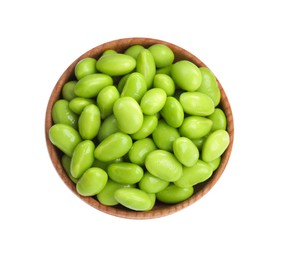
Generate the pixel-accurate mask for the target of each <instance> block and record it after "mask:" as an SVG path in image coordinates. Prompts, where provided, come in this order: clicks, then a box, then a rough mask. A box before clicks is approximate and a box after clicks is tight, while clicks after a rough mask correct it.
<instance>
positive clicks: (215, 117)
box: [208, 108, 227, 131]
mask: <svg viewBox="0 0 284 260" xmlns="http://www.w3.org/2000/svg"><path fill="white" fill-rule="evenodd" d="M208 118H209V119H210V120H211V121H212V122H213V125H212V128H211V131H215V130H219V129H223V130H226V128H227V118H226V115H225V113H224V111H223V110H222V109H221V108H215V110H214V112H213V113H212V114H211V115H209V116H208Z"/></svg>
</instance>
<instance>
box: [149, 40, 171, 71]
mask: <svg viewBox="0 0 284 260" xmlns="http://www.w3.org/2000/svg"><path fill="white" fill-rule="evenodd" d="M149 51H150V52H151V53H152V55H153V58H154V60H155V64H156V67H157V68H162V67H166V66H169V65H171V64H172V63H173V61H174V58H175V55H174V53H173V51H172V50H171V48H169V47H168V46H167V45H165V44H153V45H151V46H150V47H149Z"/></svg>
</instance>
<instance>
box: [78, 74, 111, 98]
mask: <svg viewBox="0 0 284 260" xmlns="http://www.w3.org/2000/svg"><path fill="white" fill-rule="evenodd" d="M112 84H113V80H112V78H111V77H110V76H109V75H106V74H102V73H94V74H90V75H87V76H85V77H83V78H82V79H80V80H79V81H78V82H77V84H76V85H75V87H74V93H75V94H76V95H77V96H78V97H84V98H93V97H96V96H97V95H98V93H99V92H100V91H101V90H102V89H103V88H104V87H107V86H109V85H112Z"/></svg>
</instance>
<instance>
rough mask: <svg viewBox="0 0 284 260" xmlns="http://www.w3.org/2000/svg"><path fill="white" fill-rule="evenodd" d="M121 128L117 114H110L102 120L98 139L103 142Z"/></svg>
mask: <svg viewBox="0 0 284 260" xmlns="http://www.w3.org/2000/svg"><path fill="white" fill-rule="evenodd" d="M119 131H120V130H119V128H118V125H117V120H116V118H115V116H114V115H113V114H112V115H110V116H108V117H107V118H106V119H105V120H103V121H102V124H101V127H100V129H99V133H98V139H99V141H100V142H101V141H102V140H104V139H105V138H107V137H108V136H110V135H111V134H114V133H116V132H119Z"/></svg>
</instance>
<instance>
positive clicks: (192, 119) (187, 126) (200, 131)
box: [179, 116, 213, 139]
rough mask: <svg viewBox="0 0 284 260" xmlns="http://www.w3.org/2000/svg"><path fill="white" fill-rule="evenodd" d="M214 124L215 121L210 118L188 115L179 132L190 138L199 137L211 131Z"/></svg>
mask: <svg viewBox="0 0 284 260" xmlns="http://www.w3.org/2000/svg"><path fill="white" fill-rule="evenodd" d="M212 125H213V122H212V121H211V120H210V119H208V118H205V117H201V116H188V117H186V118H185V119H184V121H183V123H182V125H181V127H180V128H179V132H180V134H181V135H182V136H185V137H187V138H189V139H199V138H202V137H203V136H205V135H207V134H208V133H209V132H210V130H211V128H212Z"/></svg>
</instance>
